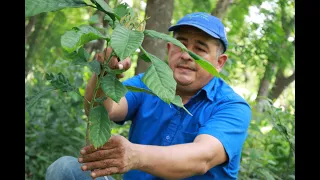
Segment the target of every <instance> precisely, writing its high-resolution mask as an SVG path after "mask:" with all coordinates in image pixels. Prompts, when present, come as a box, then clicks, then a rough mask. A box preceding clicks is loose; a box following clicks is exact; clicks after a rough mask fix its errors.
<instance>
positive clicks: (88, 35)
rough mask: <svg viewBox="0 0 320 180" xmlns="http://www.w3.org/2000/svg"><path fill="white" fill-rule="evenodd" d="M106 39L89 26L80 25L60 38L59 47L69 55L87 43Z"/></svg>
mask: <svg viewBox="0 0 320 180" xmlns="http://www.w3.org/2000/svg"><path fill="white" fill-rule="evenodd" d="M106 38H107V37H106V36H104V35H103V34H102V33H101V32H100V31H98V30H97V29H95V28H94V27H92V26H89V25H81V26H79V27H77V28H74V29H72V30H70V31H67V32H66V33H65V34H64V35H63V36H62V37H61V45H62V47H63V48H64V49H65V50H66V51H67V52H69V53H71V52H73V51H75V50H76V49H77V48H78V47H80V46H82V45H84V44H85V43H87V42H90V41H92V40H96V39H106Z"/></svg>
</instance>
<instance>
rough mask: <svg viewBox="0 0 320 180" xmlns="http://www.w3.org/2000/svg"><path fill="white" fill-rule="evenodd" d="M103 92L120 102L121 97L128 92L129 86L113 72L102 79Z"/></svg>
mask: <svg viewBox="0 0 320 180" xmlns="http://www.w3.org/2000/svg"><path fill="white" fill-rule="evenodd" d="M101 88H102V90H103V92H104V93H105V94H106V95H107V96H108V97H110V98H111V99H112V100H113V101H115V102H117V103H119V101H120V99H121V98H122V97H123V96H124V95H125V94H126V93H127V91H128V90H127V88H126V87H125V86H124V85H123V84H122V83H121V82H120V81H119V80H118V79H117V78H116V77H115V76H114V75H112V74H107V75H106V76H104V77H103V78H102V80H101Z"/></svg>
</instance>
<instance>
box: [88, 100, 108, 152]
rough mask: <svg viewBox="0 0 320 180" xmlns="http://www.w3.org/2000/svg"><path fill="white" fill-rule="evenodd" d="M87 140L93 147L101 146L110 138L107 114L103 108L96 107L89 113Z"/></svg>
mask: <svg viewBox="0 0 320 180" xmlns="http://www.w3.org/2000/svg"><path fill="white" fill-rule="evenodd" d="M89 121H90V131H89V140H90V142H91V144H92V145H93V146H94V147H95V148H98V147H101V146H103V145H104V144H105V143H106V142H107V141H108V140H109V139H110V137H111V126H110V123H111V122H110V119H109V115H108V112H107V110H106V108H105V107H104V106H96V107H94V108H93V109H92V110H90V112H89Z"/></svg>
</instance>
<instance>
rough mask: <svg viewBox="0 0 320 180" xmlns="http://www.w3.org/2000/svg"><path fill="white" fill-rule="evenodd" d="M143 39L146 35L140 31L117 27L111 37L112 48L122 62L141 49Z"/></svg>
mask: <svg viewBox="0 0 320 180" xmlns="http://www.w3.org/2000/svg"><path fill="white" fill-rule="evenodd" d="M143 38H144V35H143V33H142V32H140V31H134V30H129V29H127V28H125V27H123V26H117V27H116V28H115V29H114V30H113V32H112V35H111V47H112V49H113V50H114V51H115V53H116V54H117V56H118V57H119V58H120V60H121V61H122V60H123V59H125V58H127V57H129V56H130V55H131V54H132V53H134V52H135V51H136V50H137V49H138V48H139V46H140V45H141V44H142V41H143Z"/></svg>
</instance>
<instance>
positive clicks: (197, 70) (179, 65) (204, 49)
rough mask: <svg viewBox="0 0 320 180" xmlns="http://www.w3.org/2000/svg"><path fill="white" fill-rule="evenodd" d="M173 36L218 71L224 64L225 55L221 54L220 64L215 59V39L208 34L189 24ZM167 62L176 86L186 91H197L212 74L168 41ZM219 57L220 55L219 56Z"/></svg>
mask: <svg viewBox="0 0 320 180" xmlns="http://www.w3.org/2000/svg"><path fill="white" fill-rule="evenodd" d="M175 38H176V39H177V40H179V41H180V42H182V43H183V44H184V45H185V46H186V47H187V48H188V49H189V50H191V51H193V52H194V53H196V54H198V55H199V56H201V57H202V58H204V59H205V60H207V61H208V62H210V63H211V64H212V65H214V66H215V67H216V68H217V70H218V71H220V70H221V68H222V67H223V65H224V62H225V60H226V55H225V54H223V55H222V56H223V57H222V59H223V60H222V61H224V62H223V63H222V64H221V63H220V62H219V63H218V59H216V58H217V57H216V51H217V48H218V46H217V45H216V42H215V41H216V40H215V39H213V38H212V37H211V36H209V35H208V34H206V33H204V32H203V31H201V30H199V29H198V28H194V27H191V26H184V27H182V28H180V29H179V30H178V31H177V32H176V33H175ZM167 47H168V63H169V66H170V68H171V69H172V71H173V75H174V78H175V80H176V81H177V83H178V86H177V88H183V89H184V90H186V91H197V90H199V89H201V88H202V87H203V86H204V85H206V84H207V83H208V82H209V81H210V80H211V79H212V78H213V76H212V75H211V74H210V73H209V72H207V71H206V70H204V69H203V68H201V67H200V66H199V65H198V64H197V63H196V62H195V61H194V60H193V59H192V58H191V57H190V56H189V54H188V53H187V52H182V51H181V48H180V47H177V46H175V45H174V44H172V43H168V45H167ZM219 58H220V57H219Z"/></svg>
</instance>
